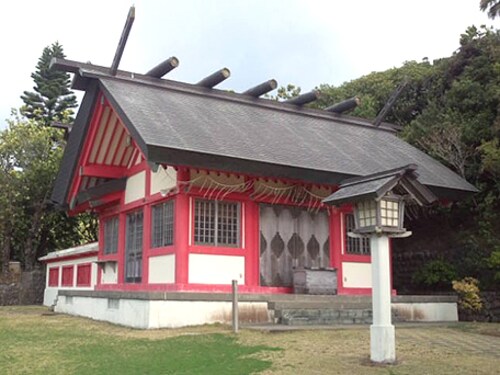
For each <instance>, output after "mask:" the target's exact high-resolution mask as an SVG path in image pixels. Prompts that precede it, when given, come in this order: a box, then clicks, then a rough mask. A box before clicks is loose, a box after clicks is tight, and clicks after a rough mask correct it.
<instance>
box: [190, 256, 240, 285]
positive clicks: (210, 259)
mask: <svg viewBox="0 0 500 375" xmlns="http://www.w3.org/2000/svg"><path fill="white" fill-rule="evenodd" d="M188 280H189V281H188V282H189V283H190V284H231V282H232V280H238V284H240V285H244V283H245V258H244V257H242V256H230V255H210V254H189V277H188Z"/></svg>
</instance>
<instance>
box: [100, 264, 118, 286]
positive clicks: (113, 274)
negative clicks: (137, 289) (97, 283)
mask: <svg viewBox="0 0 500 375" xmlns="http://www.w3.org/2000/svg"><path fill="white" fill-rule="evenodd" d="M117 282H118V263H115V262H106V263H104V264H103V265H102V274H101V283H102V284H116V283H117Z"/></svg>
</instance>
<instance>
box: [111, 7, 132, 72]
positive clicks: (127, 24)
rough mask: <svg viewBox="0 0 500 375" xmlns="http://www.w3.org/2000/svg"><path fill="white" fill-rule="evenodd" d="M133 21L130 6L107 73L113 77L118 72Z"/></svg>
mask: <svg viewBox="0 0 500 375" xmlns="http://www.w3.org/2000/svg"><path fill="white" fill-rule="evenodd" d="M134 20H135V7H134V6H133V5H132V6H131V7H130V10H129V11H128V15H127V21H125V26H124V27H123V31H122V36H121V37H120V41H119V42H118V47H116V52H115V57H114V58H113V63H112V64H111V68H110V69H109V73H110V74H111V75H112V76H114V75H115V74H116V71H117V70H118V65H120V60H121V59H122V55H123V51H124V50H125V45H126V44H127V39H128V35H129V34H130V30H131V29H132V25H133V24H134Z"/></svg>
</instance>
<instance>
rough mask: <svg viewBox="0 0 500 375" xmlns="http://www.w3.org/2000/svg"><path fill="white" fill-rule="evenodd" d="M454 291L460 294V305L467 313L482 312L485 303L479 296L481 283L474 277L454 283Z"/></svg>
mask: <svg viewBox="0 0 500 375" xmlns="http://www.w3.org/2000/svg"><path fill="white" fill-rule="evenodd" d="M453 290H454V291H455V292H457V293H458V305H459V307H460V308H461V309H462V310H465V311H481V309H482V308H483V302H482V301H481V297H480V296H479V281H478V280H477V279H475V278H473V277H465V278H463V279H462V280H459V281H457V280H454V281H453Z"/></svg>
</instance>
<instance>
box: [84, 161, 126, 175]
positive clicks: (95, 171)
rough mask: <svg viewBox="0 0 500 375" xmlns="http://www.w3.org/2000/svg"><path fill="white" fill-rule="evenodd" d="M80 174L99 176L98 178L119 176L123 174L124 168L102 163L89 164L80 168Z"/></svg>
mask: <svg viewBox="0 0 500 375" xmlns="http://www.w3.org/2000/svg"><path fill="white" fill-rule="evenodd" d="M81 171H82V172H81V175H82V176H91V177H100V178H121V177H123V176H124V175H125V171H126V169H125V168H123V167H114V166H109V165H102V164H89V165H86V166H83V167H82V169H81Z"/></svg>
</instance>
